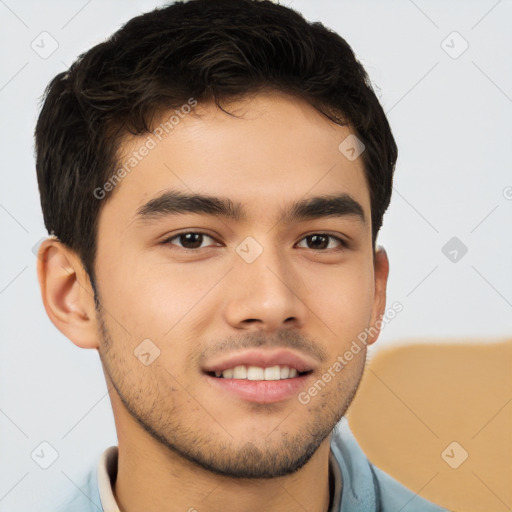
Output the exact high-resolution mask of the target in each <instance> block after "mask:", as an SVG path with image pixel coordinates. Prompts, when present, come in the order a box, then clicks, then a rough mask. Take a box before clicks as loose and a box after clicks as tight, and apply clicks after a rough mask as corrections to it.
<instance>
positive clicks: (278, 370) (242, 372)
mask: <svg viewBox="0 0 512 512" xmlns="http://www.w3.org/2000/svg"><path fill="white" fill-rule="evenodd" d="M213 373H214V375H215V377H219V378H223V379H241V380H284V379H293V378H295V377H297V376H300V375H303V374H304V373H308V372H299V371H298V370H297V369H296V368H293V367H292V368H290V367H289V366H285V365H275V366H269V367H267V368H263V367H261V366H246V365H238V366H235V367H234V368H227V369H226V370H224V371H215V372H213Z"/></svg>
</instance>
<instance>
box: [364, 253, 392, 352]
mask: <svg viewBox="0 0 512 512" xmlns="http://www.w3.org/2000/svg"><path fill="white" fill-rule="evenodd" d="M373 268H374V276H375V295H374V299H373V309H372V316H371V323H370V329H369V333H370V335H369V336H368V341H367V344H368V345H371V344H372V343H375V342H376V341H377V338H378V337H379V334H380V331H381V328H382V320H381V319H382V317H383V316H384V313H385V311H386V287H387V284H388V275H389V261H388V255H387V254H386V251H385V249H384V247H381V246H379V247H378V248H377V249H376V251H375V254H374V256H373Z"/></svg>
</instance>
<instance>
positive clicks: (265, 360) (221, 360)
mask: <svg viewBox="0 0 512 512" xmlns="http://www.w3.org/2000/svg"><path fill="white" fill-rule="evenodd" d="M236 366H259V367H261V368H268V367H270V366H289V367H290V368H295V369H296V370H297V371H298V372H301V373H304V372H309V371H312V370H314V369H315V367H316V363H315V361H314V360H313V359H311V358H310V357H308V356H305V355H303V354H298V353H297V352H294V351H293V350H288V349H279V350H261V349H252V350H244V351H243V352H237V353H233V354H230V355H227V356H226V355H224V356H219V357H218V358H213V359H212V360H211V361H210V362H209V363H207V364H206V365H205V366H203V370H204V371H205V372H223V371H224V370H228V369H230V368H235V367H236Z"/></svg>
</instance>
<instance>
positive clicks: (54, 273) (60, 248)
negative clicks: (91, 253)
mask: <svg viewBox="0 0 512 512" xmlns="http://www.w3.org/2000/svg"><path fill="white" fill-rule="evenodd" d="M37 277H38V279H39V286H40V288H41V295H42V299H43V304H44V308H45V310H46V313H47V315H48V317H49V318H50V320H51V321H52V322H53V324H54V325H55V327H57V329H59V331H60V332H62V334H64V336H66V337H67V338H69V339H70V340H71V341H72V342H73V343H74V344H75V345H76V346H78V347H81V348H98V334H97V332H98V331H97V323H96V321H97V319H96V309H95V307H94V292H93V289H92V286H91V282H90V280H89V276H88V274H87V272H86V271H85V269H84V267H83V265H82V262H81V260H80V258H79V257H78V256H77V255H76V253H75V252H74V251H72V250H71V249H69V248H68V247H66V246H65V245H63V244H62V243H61V242H59V241H58V240H57V239H54V238H47V239H46V240H44V241H43V243H42V244H41V246H40V247H39V251H38V258H37Z"/></svg>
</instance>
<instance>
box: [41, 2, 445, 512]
mask: <svg viewBox="0 0 512 512" xmlns="http://www.w3.org/2000/svg"><path fill="white" fill-rule="evenodd" d="M36 153H37V174H38V180H39V188H40V193H41V203H42V208H43V213H44V219H45V224H46V227H47V229H48V231H49V233H50V234H51V235H52V236H51V237H50V238H49V239H48V240H46V241H45V242H44V243H43V244H42V246H41V248H40V253H39V256H40V258H39V266H38V275H39V281H40V286H41V290H42V297H43V301H44V305H45V308H46V311H47V313H48V315H49V317H50V319H51V320H52V322H53V323H54V324H55V325H56V326H57V328H58V329H59V330H60V331H61V332H62V333H64V334H65V335H66V336H67V337H68V338H69V339H70V340H71V341H72V342H73V343H75V344H76V345H77V346H79V347H82V348H92V349H97V350H98V352H99V356H100V358H101V362H102V365H103V369H104V372H105V377H106V381H107V385H108V388H109V393H110V398H111V403H112V408H113V412H114V418H115V422H116V429H117V434H118V441H119V444H118V447H110V448H109V449H107V450H106V451H105V452H104V454H103V456H102V458H101V460H100V461H99V464H98V468H97V470H96V468H95V469H94V470H93V471H92V472H91V473H90V478H89V480H88V482H87V483H86V484H85V485H84V486H83V488H82V489H81V491H80V492H77V493H76V494H75V496H72V497H70V498H69V500H68V501H67V502H66V503H65V504H63V510H66V511H73V512H74V511H76V512H78V511H85V510H105V511H107V512H112V511H122V512H140V511H144V512H154V511H159V512H160V511H169V512H171V511H186V510H188V511H194V510H197V511H220V510H230V511H244V512H248V511H256V510H257V511H261V510H265V511H280V512H281V511H296V510H308V511H314V512H317V511H318V512H320V511H322V512H325V511H339V510H341V511H343V512H347V511H374V510H375V511H377V510H383V511H397V510H403V511H407V510H408V511H434V510H441V509H440V508H439V507H437V506H435V505H433V504H431V503H428V502H426V501H425V500H423V499H422V498H420V497H418V496H416V495H415V494H414V493H413V492H411V491H409V490H407V489H405V488H404V487H402V486H401V485H400V484H399V483H397V482H395V481H394V480H392V479H391V478H390V477H389V476H387V475H386V474H384V473H383V472H382V471H380V470H379V469H378V468H376V467H374V466H373V465H371V464H370V463H369V461H368V460H367V459H366V457H365V456H364V454H363V453H362V452H361V450H360V448H359V447H358V445H357V443H356V441H355V440H354V438H353V437H352V436H351V434H350V431H349V429H348V427H347V425H346V424H345V423H344V422H342V423H340V424H339V425H338V427H336V425H337V424H338V423H339V422H340V420H341V419H342V418H343V416H344V414H345V412H346V410H347V408H348V406H349V404H350V402H351V400H352V398H353V396H354V394H355V392H356V390H357V387H358V385H359V382H360V379H361V376H362V373H363V370H364V364H365V357H366V348H367V344H371V343H373V342H375V341H376V339H377V336H378V330H379V329H378V327H379V325H381V323H380V322H381V318H382V316H383V315H384V314H385V308H386V283H387V278H388V260H387V256H386V253H385V251H384V249H382V248H377V247H376V237H377V233H378V231H379V229H380V227H381V224H382V216H383V214H384V212H385V210H386V208H387V207H388V204H389V201H390V196H391V188H392V176H393V170H394V166H395V161H396V156H397V150H396V145H395V142H394V139H393V136H392V134H391V131H390V128H389V125H388V122H387V120H386V118H385V115H384V113H383V110H382V108H381V106H380V105H379V102H378V100H377V98H376V96H375V94H374V93H373V91H372V89H371V87H370V85H369V80H368V77H367V75H366V73H365V71H364V70H363V68H362V67H361V65H360V64H359V63H358V62H357V60H356V59H355V57H354V55H353V53H352V51H351V49H350V47H349V46H348V45H347V43H346V42H345V41H344V40H343V39H342V38H341V37H339V36H338V35H336V34H334V33H333V32H330V31H329V30H327V29H326V28H325V27H324V26H323V25H321V24H319V23H314V24H310V23H308V22H307V21H306V20H304V19H303V18H302V17H301V16H300V15H299V14H298V13H296V12H294V11H293V10H291V9H289V8H286V7H284V6H279V5H276V4H274V3H272V2H269V1H254V0H236V1H235V0H230V1H229V0H222V1H211V0H191V1H189V2H187V3H181V2H178V3H175V4H172V5H169V6H168V7H165V8H162V9H159V10H155V11H153V12H150V13H147V14H144V15H142V16H139V17H137V18H134V19H132V20H131V21H130V22H128V23H127V24H126V25H125V26H124V27H123V28H121V29H120V30H119V31H118V32H117V33H116V34H114V35H113V36H112V37H111V38H110V39H109V40H107V41H106V42H104V43H102V44H99V45H98V46H96V47H94V48H92V49H91V50H90V51H88V52H87V53H85V54H84V55H82V56H81V57H80V58H79V59H78V61H77V62H75V63H74V64H73V65H72V66H71V68H70V69H69V71H68V72H66V73H61V74H59V75H57V76H56V77H55V78H54V80H53V81H52V82H51V83H50V85H49V86H48V89H47V91H46V97H45V102H44V105H43V108H42V111H41V114H40V117H39V120H38V123H37V127H36ZM370 327H372V328H373V329H370V330H369V332H371V333H372V334H371V336H370V337H369V338H368V340H367V341H366V342H365V343H364V344H363V343H360V344H359V345H357V347H355V346H354V343H355V341H354V340H357V339H358V334H360V333H361V332H363V331H365V329H369V328H370ZM351 347H355V349H354V350H353V353H354V357H353V358H352V359H351V360H350V361H343V363H342V362H340V358H339V356H340V354H344V353H345V352H346V351H347V350H348V349H350V348H351ZM318 383H322V384H323V385H322V386H321V387H320V390H319V386H318ZM315 390H316V391H315ZM335 427H336V429H335Z"/></svg>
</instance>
